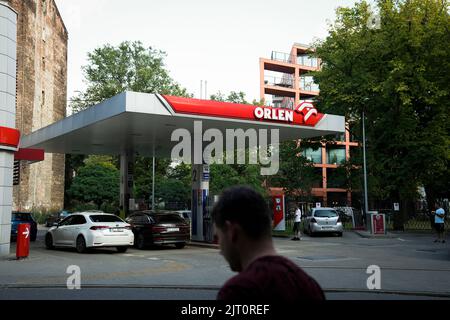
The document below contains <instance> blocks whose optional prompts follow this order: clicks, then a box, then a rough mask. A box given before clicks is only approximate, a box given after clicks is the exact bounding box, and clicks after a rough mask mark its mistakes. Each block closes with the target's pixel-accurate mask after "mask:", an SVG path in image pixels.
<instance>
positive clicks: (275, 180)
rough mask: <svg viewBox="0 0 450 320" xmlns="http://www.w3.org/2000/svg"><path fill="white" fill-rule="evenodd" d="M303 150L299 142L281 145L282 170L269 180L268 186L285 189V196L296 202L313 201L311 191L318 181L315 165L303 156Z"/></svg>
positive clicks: (286, 142)
mask: <svg viewBox="0 0 450 320" xmlns="http://www.w3.org/2000/svg"><path fill="white" fill-rule="evenodd" d="M306 144H307V143H306V142H305V145H306ZM308 146H309V145H308ZM303 148H304V146H303V147H302V145H301V143H300V142H298V141H285V142H283V143H281V144H280V170H279V172H278V174H276V175H274V176H272V177H269V178H268V185H270V186H271V187H281V188H283V191H284V193H285V195H286V196H287V197H289V198H291V199H293V200H294V201H296V202H300V201H311V200H312V194H311V191H312V187H313V184H314V183H315V182H316V180H317V177H316V175H315V173H314V165H313V163H312V162H311V161H309V160H308V159H306V158H305V157H304V156H303V155H302V151H303Z"/></svg>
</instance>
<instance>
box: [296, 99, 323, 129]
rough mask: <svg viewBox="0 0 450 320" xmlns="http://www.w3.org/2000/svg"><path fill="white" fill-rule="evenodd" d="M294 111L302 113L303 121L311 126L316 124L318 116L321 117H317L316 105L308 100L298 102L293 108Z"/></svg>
mask: <svg viewBox="0 0 450 320" xmlns="http://www.w3.org/2000/svg"><path fill="white" fill-rule="evenodd" d="M295 112H297V113H299V114H301V115H303V122H304V123H305V124H307V125H311V126H313V125H315V124H317V122H319V120H320V118H322V117H318V116H319V113H318V112H317V109H316V107H314V105H313V104H312V103H311V102H309V101H305V102H302V103H300V104H299V105H298V106H297V108H296V109H295Z"/></svg>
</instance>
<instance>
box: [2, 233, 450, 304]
mask: <svg viewBox="0 0 450 320" xmlns="http://www.w3.org/2000/svg"><path fill="white" fill-rule="evenodd" d="M44 232H45V231H44V230H41V231H39V235H38V240H37V241H36V242H35V243H32V245H31V250H30V257H29V258H27V259H25V260H21V261H17V260H15V259H14V258H15V256H14V255H10V256H9V257H7V258H3V259H1V260H0V299H18V298H20V299H22V298H23V299H66V298H67V299H133V300H134V299H161V300H164V299H182V300H183V299H200V300H204V299H206V300H209V299H214V298H215V296H216V294H217V291H218V289H219V288H220V286H221V285H222V284H223V283H224V282H225V281H226V280H227V279H228V278H230V277H231V276H233V275H234V273H233V272H231V270H230V269H229V267H228V265H227V263H226V261H225V260H224V259H223V257H221V256H220V255H219V251H218V250H217V246H206V247H205V246H194V245H189V246H187V247H186V248H184V249H181V250H180V249H175V248H174V247H160V248H156V249H148V250H142V251H141V250H137V249H133V248H132V249H129V251H127V252H126V253H117V252H116V251H115V250H114V249H98V250H93V251H91V252H89V253H87V254H78V253H77V252H76V251H75V250H72V249H57V250H46V249H45V248H44V243H43V235H44ZM395 236H396V237H395V238H384V239H380V238H375V239H372V238H362V237H360V236H359V235H357V234H355V233H353V232H346V233H344V236H343V237H342V238H340V237H333V236H331V237H330V236H317V237H313V238H311V237H308V236H303V240H302V241H291V240H290V239H289V238H274V243H275V246H276V248H277V250H278V252H279V253H280V254H281V255H284V256H286V257H288V258H290V259H291V260H293V261H294V262H295V263H297V264H298V265H299V266H301V267H302V268H303V269H304V270H305V271H306V272H307V273H309V274H310V275H311V276H313V277H314V278H315V279H316V280H317V281H318V282H319V284H320V285H321V286H322V288H323V289H324V290H325V292H326V295H327V298H329V299H377V300H378V299H386V300H389V299H443V298H444V299H448V298H450V288H449V286H448V283H450V264H449V262H450V253H449V247H448V244H441V243H439V244H437V243H433V239H434V238H433V237H432V236H431V235H426V234H419V235H417V234H404V233H402V234H395ZM13 249H14V248H13ZM72 265H75V266H79V268H80V270H81V288H82V289H81V290H67V287H66V284H67V280H68V277H69V276H70V274H68V273H67V268H68V267H69V266H72ZM370 265H377V266H379V267H380V270H381V290H374V291H370V290H369V289H368V288H367V279H368V277H369V276H370V274H368V273H367V268H368V266H370Z"/></svg>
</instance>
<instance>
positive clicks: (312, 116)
mask: <svg viewBox="0 0 450 320" xmlns="http://www.w3.org/2000/svg"><path fill="white" fill-rule="evenodd" d="M163 97H164V99H165V100H166V101H167V102H168V104H169V105H170V106H171V107H172V109H173V110H174V111H175V113H182V114H193V115H202V116H209V117H221V118H234V119H243V120H253V121H268V122H282V123H286V124H293V125H302V126H312V127H314V126H315V125H316V124H317V123H318V122H319V121H320V120H321V119H322V118H323V116H324V115H323V114H322V113H319V112H318V111H317V109H316V108H315V107H314V105H313V104H312V103H311V102H302V103H300V104H299V105H298V107H297V108H296V109H295V110H289V109H283V108H272V107H268V106H263V107H260V106H256V107H255V106H253V105H250V104H239V103H229V102H221V101H210V100H200V99H192V98H184V97H174V96H167V95H163Z"/></svg>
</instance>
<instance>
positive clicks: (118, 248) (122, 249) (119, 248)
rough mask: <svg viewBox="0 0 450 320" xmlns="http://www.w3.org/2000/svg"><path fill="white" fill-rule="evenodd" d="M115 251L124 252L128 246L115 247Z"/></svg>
mask: <svg viewBox="0 0 450 320" xmlns="http://www.w3.org/2000/svg"><path fill="white" fill-rule="evenodd" d="M116 249H117V251H118V252H120V253H124V252H126V251H127V250H128V247H116Z"/></svg>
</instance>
